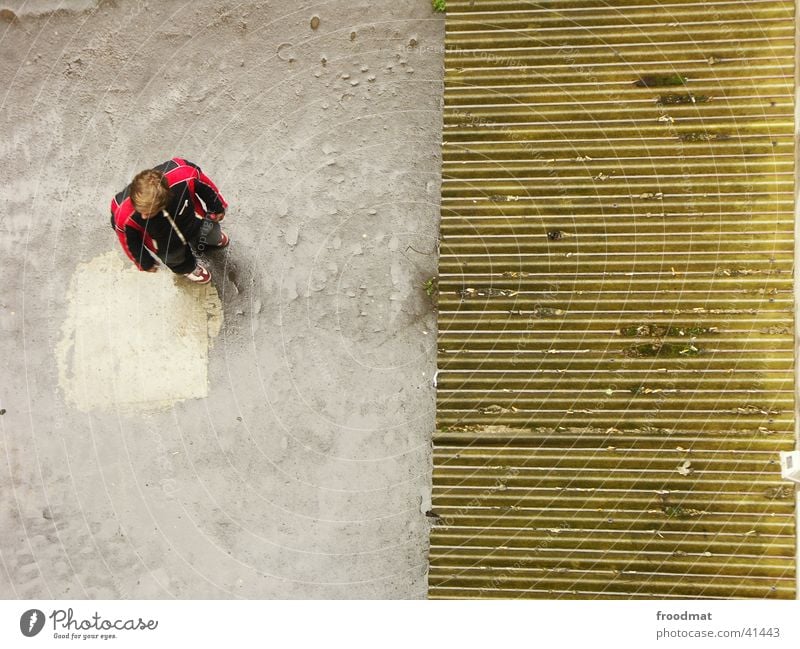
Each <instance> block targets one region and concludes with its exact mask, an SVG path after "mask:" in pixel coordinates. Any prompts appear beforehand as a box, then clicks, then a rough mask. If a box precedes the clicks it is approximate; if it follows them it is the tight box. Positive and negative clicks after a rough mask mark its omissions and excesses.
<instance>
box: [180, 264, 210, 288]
mask: <svg viewBox="0 0 800 649" xmlns="http://www.w3.org/2000/svg"><path fill="white" fill-rule="evenodd" d="M184 277H185V278H186V279H188V280H189V281H190V282H194V283H195V284H208V283H209V282H210V281H211V271H210V270H208V269H206V268H203V267H202V266H201V265H200V264H197V266H195V269H194V270H193V271H192V272H191V273H186V274H185V275H184Z"/></svg>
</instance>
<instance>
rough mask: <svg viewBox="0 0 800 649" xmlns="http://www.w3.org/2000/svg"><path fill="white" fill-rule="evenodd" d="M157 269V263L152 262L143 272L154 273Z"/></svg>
mask: <svg viewBox="0 0 800 649" xmlns="http://www.w3.org/2000/svg"><path fill="white" fill-rule="evenodd" d="M156 271H158V264H153V265H152V266H151V267H150V268H148V269H146V270H145V271H144V272H145V273H155V272H156Z"/></svg>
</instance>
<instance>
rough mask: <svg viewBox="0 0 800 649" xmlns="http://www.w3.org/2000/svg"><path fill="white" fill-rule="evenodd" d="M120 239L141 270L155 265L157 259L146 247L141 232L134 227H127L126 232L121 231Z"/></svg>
mask: <svg viewBox="0 0 800 649" xmlns="http://www.w3.org/2000/svg"><path fill="white" fill-rule="evenodd" d="M119 239H120V243H122V247H123V248H124V249H125V252H126V253H127V255H128V257H130V258H131V261H132V262H133V263H134V264H136V266H137V267H138V268H139V270H150V269H151V268H152V267H153V266H155V263H156V261H155V259H153V257H152V256H151V255H150V252H149V251H148V250H147V248H146V247H145V245H144V238H143V237H142V233H141V232H139V231H138V230H135V229H134V228H125V231H124V232H120V233H119Z"/></svg>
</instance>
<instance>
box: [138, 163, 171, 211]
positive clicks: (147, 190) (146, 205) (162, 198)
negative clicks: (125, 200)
mask: <svg viewBox="0 0 800 649" xmlns="http://www.w3.org/2000/svg"><path fill="white" fill-rule="evenodd" d="M168 200H169V185H167V179H166V177H165V176H164V174H163V173H161V172H160V171H156V170H155V169H145V170H144V171H140V172H139V173H138V174H136V176H135V177H134V179H133V182H131V202H132V203H133V206H134V208H136V211H137V212H139V213H140V214H155V213H156V212H160V211H161V210H163V209H164V207H165V206H166V205H167V201H168Z"/></svg>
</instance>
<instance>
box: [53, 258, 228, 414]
mask: <svg viewBox="0 0 800 649" xmlns="http://www.w3.org/2000/svg"><path fill="white" fill-rule="evenodd" d="M67 304H68V307H67V317H66V320H65V322H64V324H63V326H62V328H61V339H60V341H59V343H58V345H57V347H56V356H57V361H58V375H59V384H60V386H61V389H62V390H63V392H64V396H65V398H66V400H67V402H68V403H69V404H70V405H72V406H74V407H76V408H78V409H79V410H81V411H84V412H89V411H92V410H107V411H123V412H125V411H141V410H160V409H163V408H168V407H170V406H172V405H173V404H175V403H176V402H178V401H182V400H185V399H202V398H204V397H206V396H207V395H208V350H209V347H210V346H211V342H212V341H213V339H214V338H215V337H216V336H217V334H218V333H219V331H220V328H221V326H222V305H221V303H220V299H219V295H218V294H217V290H216V288H214V287H213V286H212V285H210V284H207V285H205V286H197V285H193V284H189V283H187V282H186V281H184V280H183V279H182V278H180V277H177V276H175V275H173V274H172V273H171V272H170V271H168V270H166V269H164V268H161V269H160V270H159V272H157V273H143V272H140V271H138V270H137V269H135V268H133V267H132V266H131V265H130V263H129V262H127V260H123V258H122V256H121V255H120V254H119V253H117V252H116V251H112V252H108V253H105V254H103V255H100V256H98V257H95V258H94V259H92V260H91V261H89V262H87V263H83V264H79V265H78V267H77V269H76V271H75V274H74V275H73V277H72V280H71V282H70V286H69V292H68V294H67Z"/></svg>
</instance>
